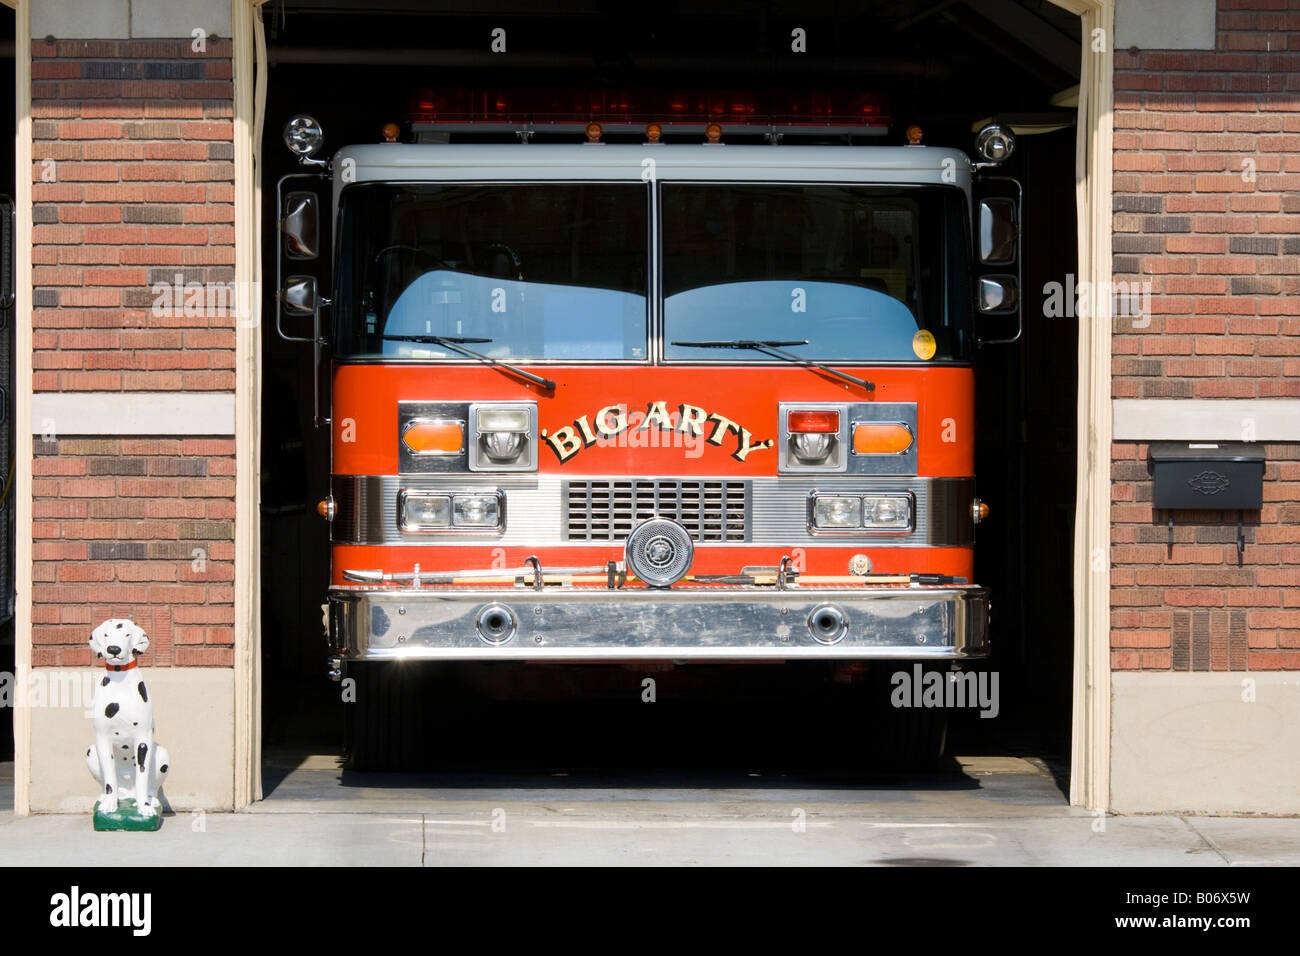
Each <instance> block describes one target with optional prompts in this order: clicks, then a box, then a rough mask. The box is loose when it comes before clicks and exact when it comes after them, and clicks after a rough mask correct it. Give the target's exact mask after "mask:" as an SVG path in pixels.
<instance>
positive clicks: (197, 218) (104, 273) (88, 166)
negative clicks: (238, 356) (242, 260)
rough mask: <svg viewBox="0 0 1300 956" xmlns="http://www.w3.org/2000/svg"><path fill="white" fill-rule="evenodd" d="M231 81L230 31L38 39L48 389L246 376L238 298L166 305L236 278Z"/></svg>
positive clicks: (39, 335)
mask: <svg viewBox="0 0 1300 956" xmlns="http://www.w3.org/2000/svg"><path fill="white" fill-rule="evenodd" d="M233 96H234V94H233V84H232V82H231V60H230V42H229V41H228V40H224V41H218V40H210V41H208V42H207V48H206V50H205V51H204V52H201V53H200V52H195V51H194V50H192V48H191V45H190V43H189V42H186V41H180V40H163V41H159V40H152V41H128V40H123V41H113V40H95V41H77V40H60V41H57V42H54V43H46V42H45V41H43V40H38V41H34V42H33V43H32V119H33V124H32V156H33V160H34V166H33V170H32V181H33V187H32V195H33V211H32V214H33V220H34V222H35V228H34V235H33V250H32V259H33V263H34V274H33V285H34V288H35V292H34V294H35V303H34V309H33V313H32V325H33V333H34V334H33V346H34V350H35V355H34V358H33V364H34V368H35V383H34V387H35V389H36V391H38V392H39V391H118V390H123V391H164V390H182V389H183V390H213V389H217V390H233V389H234V387H235V373H234V349H235V332H234V328H235V325H234V323H235V319H234V317H233V316H232V315H231V314H229V313H230V312H231V310H229V309H226V310H224V312H225V313H226V314H218V315H209V314H204V313H205V312H206V310H202V311H201V310H198V309H196V308H191V309H188V310H186V309H184V308H180V309H166V310H156V309H155V308H154V305H155V302H157V301H158V299H159V295H160V291H159V290H157V289H155V286H156V285H159V284H165V285H168V286H171V285H173V284H175V283H176V281H177V280H176V276H177V275H180V276H181V283H182V285H183V284H184V283H194V282H197V283H209V282H213V283H216V282H224V283H229V282H231V281H232V280H233V279H234V261H235V245H234V243H235V235H234V142H233V124H232V116H233ZM173 298H174V297H173ZM158 311H163V312H164V314H156V313H157V312H158ZM214 311H216V310H214ZM187 313H188V314H187ZM195 313H199V314H195Z"/></svg>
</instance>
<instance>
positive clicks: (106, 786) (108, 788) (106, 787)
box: [104, 783, 113, 793]
mask: <svg viewBox="0 0 1300 956" xmlns="http://www.w3.org/2000/svg"><path fill="white" fill-rule="evenodd" d="M104 792H105V793H112V792H113V785H112V784H111V783H106V784H104Z"/></svg>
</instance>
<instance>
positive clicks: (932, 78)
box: [0, 0, 1079, 794]
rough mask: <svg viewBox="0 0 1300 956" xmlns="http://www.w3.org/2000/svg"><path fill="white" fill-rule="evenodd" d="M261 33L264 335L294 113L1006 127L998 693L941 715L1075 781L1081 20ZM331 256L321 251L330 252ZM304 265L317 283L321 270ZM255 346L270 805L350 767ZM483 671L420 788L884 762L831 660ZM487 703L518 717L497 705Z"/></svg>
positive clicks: (687, 14) (304, 12)
mask: <svg viewBox="0 0 1300 956" xmlns="http://www.w3.org/2000/svg"><path fill="white" fill-rule="evenodd" d="M859 7H860V8H859ZM264 21H265V27H266V39H267V52H268V58H269V66H270V69H269V83H268V97H267V105H266V121H265V125H264V130H265V133H264V141H263V144H262V156H263V163H264V169H262V170H261V176H262V184H263V196H264V217H265V222H264V229H263V235H264V237H265V246H264V249H263V257H264V258H263V263H264V266H263V270H264V277H265V279H266V288H267V289H268V290H270V291H268V295H267V298H266V301H265V304H264V309H265V314H266V315H267V316H273V315H274V302H273V300H272V298H271V294H272V292H273V290H272V286H273V283H274V275H275V261H276V260H275V257H276V246H275V236H276V232H275V228H274V218H275V209H274V205H275V200H274V196H275V182H276V180H277V179H278V178H279V177H280V176H281V175H283V174H285V173H288V172H294V171H297V166H296V165H295V164H294V163H293V161H292V158H291V157H290V156H289V154H288V153H287V152H286V150H285V149H284V148H283V146H282V144H281V141H280V136H281V129H282V128H283V126H284V123H285V121H286V120H287V119H288V118H289V117H290V116H292V115H294V114H296V113H308V114H310V115H312V116H314V117H316V118H317V119H318V120H320V122H321V124H322V125H323V127H324V130H325V134H326V138H327V141H326V152H327V153H332V152H333V151H334V150H335V149H337V148H339V147H341V146H343V145H346V144H350V143H365V142H375V141H378V140H379V139H380V130H381V128H382V127H383V125H384V124H385V123H388V122H397V123H399V124H401V125H402V127H403V133H402V136H403V137H404V138H408V137H409V135H410V134H409V125H408V123H407V115H408V112H409V109H410V104H411V102H412V99H413V97H414V95H415V94H416V92H417V91H421V90H434V91H442V92H455V91H467V90H484V89H492V90H497V91H512V90H513V91H526V90H533V89H541V88H546V89H553V88H561V89H564V88H568V89H575V90H589V91H621V90H639V91H672V90H694V91H705V92H720V91H726V90H741V91H750V92H752V93H754V94H756V95H763V96H777V95H788V94H791V93H794V94H806V95H808V96H810V97H811V96H815V95H827V96H832V97H834V96H854V95H858V94H863V93H870V94H873V95H875V96H877V97H879V98H880V99H881V101H882V102H885V103H887V104H888V112H889V114H890V115H891V116H892V124H891V127H890V131H889V134H888V135H887V136H884V137H880V138H878V139H876V140H875V142H878V143H882V144H889V145H898V144H902V143H904V142H905V136H904V130H905V129H906V128H907V127H908V126H909V125H912V124H917V125H919V126H921V127H923V129H924V136H925V142H926V144H928V145H942V146H954V147H958V148H961V149H963V150H967V151H969V150H970V149H971V145H972V140H973V136H974V132H973V130H974V128H976V127H977V126H978V125H979V124H980V123H981V122H982V121H985V120H988V119H989V118H991V117H996V118H998V119H999V120H1001V121H1002V122H1004V123H1007V124H1010V125H1012V126H1013V127H1014V128H1016V129H1017V130H1018V131H1019V136H1018V148H1017V152H1016V154H1015V155H1014V156H1013V158H1012V159H1011V161H1010V162H1009V163H1008V164H1007V165H1006V167H1004V171H1003V172H1004V174H1005V175H1009V176H1014V177H1016V178H1018V179H1019V180H1020V181H1021V183H1022V184H1023V187H1024V204H1023V228H1024V232H1025V237H1026V238H1025V243H1024V272H1023V297H1024V302H1025V322H1024V334H1023V336H1022V338H1021V339H1020V341H1019V342H1017V343H1015V344H1013V345H998V346H988V347H985V348H982V349H980V350H979V352H978V354H977V358H976V374H977V381H978V393H977V428H978V434H977V438H976V448H977V452H976V475H977V481H978V493H979V496H980V497H981V498H982V499H983V500H984V501H986V502H988V503H989V505H990V508H991V516H990V518H989V520H987V521H986V522H985V523H984V524H982V525H981V526H980V528H979V534H978V543H977V546H976V580H977V581H978V582H979V583H981V584H983V585H985V586H987V587H989V588H990V589H991V590H992V592H993V611H992V634H993V644H994V655H993V657H992V658H991V659H989V660H988V661H986V662H983V663H980V664H978V665H977V667H978V668H980V669H988V670H991V671H996V672H997V673H998V674H999V687H1000V697H1001V701H1000V713H999V715H998V717H997V718H996V719H993V720H981V719H979V716H978V714H977V713H976V712H974V711H967V712H960V713H954V714H952V715H951V717H950V721H949V729H948V747H947V750H948V753H949V754H959V755H960V754H1012V755H1019V756H1030V757H1036V758H1041V759H1042V760H1043V761H1045V762H1046V763H1047V765H1048V766H1049V767H1050V768H1052V770H1053V772H1054V773H1055V774H1056V776H1057V779H1058V783H1060V785H1061V786H1063V787H1064V786H1065V785H1066V783H1065V778H1066V769H1065V768H1067V767H1068V757H1069V753H1068V751H1069V741H1070V713H1071V676H1072V675H1071V659H1072V645H1073V639H1072V627H1073V624H1072V620H1073V618H1072V614H1073V607H1072V590H1071V577H1072V541H1073V516H1074V492H1075V487H1074V483H1075V461H1074V455H1075V422H1076V416H1075V395H1076V389H1075V382H1076V361H1075V353H1076V336H1077V327H1076V322H1075V320H1074V319H1072V318H1046V317H1044V316H1043V314H1042V312H1043V310H1042V308H1041V303H1042V292H1041V290H1042V289H1043V286H1044V285H1045V284H1046V283H1048V282H1053V281H1060V282H1063V281H1064V279H1065V276H1066V275H1067V274H1069V273H1073V272H1074V271H1075V255H1076V251H1075V250H1076V228H1075V216H1074V208H1075V195H1074V181H1075V170H1074V164H1075V134H1074V126H1073V122H1074V109H1073V101H1072V100H1070V99H1069V97H1068V91H1069V90H1070V88H1071V87H1073V86H1075V84H1077V82H1078V61H1079V23H1078V20H1077V19H1076V18H1074V17H1072V16H1071V15H1069V14H1067V13H1066V12H1065V11H1063V10H1061V9H1059V8H1057V7H1055V6H1053V5H1052V4H1051V3H1049V2H1047V0H1026V2H1017V0H964V2H956V0H948V2H935V0H893V2H880V3H873V4H869V5H866V4H864V5H852V4H840V3H833V2H822V0H803V2H799V3H793V2H763V3H725V2H716V0H703V2H700V0H693V2H691V3H680V2H665V3H657V4H651V5H648V6H646V5H631V4H615V3H609V2H588V3H584V4H577V3H571V4H558V3H544V2H529V0H487V2H478V3H475V4H473V5H472V10H471V9H470V6H469V5H465V6H461V5H455V4H450V3H437V2H425V3H421V2H416V0H378V2H376V3H373V4H370V5H366V6H362V5H357V4H355V3H348V2H344V0H272V2H270V3H268V4H267V6H266V7H265V8H264ZM495 29H503V30H505V38H506V41H505V42H506V44H507V49H506V52H505V53H500V54H498V53H493V52H492V51H491V49H490V44H491V42H492V31H493V30H495ZM795 30H802V31H805V32H804V36H805V37H806V52H794V51H792V50H791V42H792V39H791V38H792V31H795ZM1063 93H1065V94H1066V95H1065V96H1060V95H1058V94H1063ZM10 99H12V97H11V98H10ZM778 148H779V147H778ZM840 148H861V149H869V148H871V145H870V144H862V143H858V144H854V145H853V146H841V147H840ZM322 244H323V247H324V248H327V249H328V248H329V237H328V235H326V236H324V237H323V240H322ZM320 268H321V270H322V272H321V274H322V276H323V275H324V272H323V270H324V269H327V268H328V266H327V265H321V266H320ZM262 328H263V330H264V332H263V335H264V338H263V349H264V351H263V385H262V387H263V439H262V515H261V522H262V525H261V534H262V567H263V580H262V646H263V674H262V680H263V691H262V697H263V728H264V740H263V745H264V749H265V753H266V763H267V772H266V783H265V788H266V790H267V791H268V794H270V793H273V790H274V787H275V784H276V781H277V779H278V771H277V769H276V768H277V767H281V766H283V765H284V764H283V761H282V756H283V755H285V754H290V755H292V754H307V753H312V754H332V753H338V752H339V748H340V746H341V743H342V739H343V723H344V705H343V704H342V703H341V702H340V691H339V685H338V684H336V683H334V682H332V681H330V680H329V678H328V677H327V675H326V645H325V640H324V637H323V633H322V625H321V604H322V602H323V600H324V592H325V588H326V584H327V580H328V572H327V568H328V536H327V527H326V524H325V522H324V521H322V520H321V519H320V518H319V516H318V515H317V514H316V502H317V501H318V500H319V499H320V498H321V497H323V496H324V494H325V491H326V489H327V488H328V476H329V443H328V430H327V429H316V428H314V427H313V425H312V402H311V389H312V368H311V358H310V349H303V348H300V347H298V346H297V345H296V344H295V343H287V342H284V341H281V340H280V339H279V338H278V337H277V335H276V333H275V324H274V322H273V321H267V322H265V323H263V326H262ZM7 333H8V330H7V329H6V334H7ZM0 643H2V642H0ZM492 667H495V668H496V669H497V671H496V673H493V674H488V675H484V674H483V673H482V671H483V670H484V668H479V669H478V670H477V671H475V669H473V668H468V667H457V668H451V667H443V668H441V675H440V677H439V679H437V680H436V681H435V680H430V681H427V682H425V683H424V684H422V685H421V689H420V693H421V694H423V695H424V698H423V699H427V700H428V703H429V713H430V714H431V715H433V714H436V715H437V716H436V720H433V719H431V721H430V723H431V725H432V726H433V727H434V728H435V729H436V730H437V731H438V733H437V735H436V736H437V740H438V744H437V749H436V752H434V753H431V754H429V755H426V757H427V762H426V763H425V764H424V765H425V766H427V767H428V768H429V769H438V770H440V771H449V772H454V773H459V772H466V771H469V772H488V771H492V772H498V771H525V772H535V771H551V772H555V771H564V772H569V771H577V772H587V773H589V774H592V775H595V776H601V775H608V774H611V773H614V772H619V773H631V774H653V775H662V774H668V775H670V776H671V775H672V774H674V773H685V772H689V773H691V774H696V775H698V774H700V773H704V774H713V773H718V774H723V775H725V774H727V773H730V772H733V771H744V772H749V771H754V770H760V771H762V772H764V773H769V772H770V773H777V774H780V773H787V772H790V773H795V772H797V773H800V774H809V775H825V774H832V773H834V774H843V773H845V772H852V773H853V774H862V773H869V772H870V771H871V769H872V767H871V765H870V764H869V763H867V762H864V761H863V760H862V759H861V756H862V753H863V748H862V747H860V746H859V742H860V741H861V740H862V738H863V736H867V737H869V736H870V735H871V734H872V733H873V731H874V729H875V728H876V724H875V723H873V719H874V718H873V717H872V715H871V712H869V711H861V712H859V711H855V710H854V709H853V708H852V706H849V707H845V706H844V703H845V702H844V701H843V700H841V699H840V695H839V692H838V690H837V689H836V688H834V687H832V686H831V685H830V684H829V678H828V676H827V671H826V669H825V668H821V667H813V666H811V665H808V666H805V665H795V664H786V665H771V666H756V667H750V668H733V669H731V670H730V671H729V672H726V673H724V672H723V671H724V669H721V668H717V667H714V666H712V665H694V666H691V665H687V666H682V667H674V666H672V665H665V666H664V669H663V670H653V669H651V668H648V667H646V666H643V665H637V666H635V667H629V668H626V669H621V670H620V669H615V668H605V667H601V668H597V667H594V666H593V665H586V666H585V667H579V666H560V665H536V666H531V665H519V666H515V665H491V666H490V667H487V668H486V669H488V670H491V669H492ZM507 668H509V669H508V670H507ZM0 669H3V668H2V667H0ZM542 672H545V674H544V676H539V674H542ZM647 675H649V676H652V677H654V678H655V679H656V681H657V685H658V701H657V705H656V706H655V707H653V708H647V707H645V706H644V705H643V704H642V703H641V699H640V688H641V686H642V683H641V682H642V680H643V678H644V677H646V676H647ZM503 685H507V686H512V687H513V688H514V689H515V690H517V691H520V692H519V693H517V694H513V695H511V696H514V697H517V698H522V699H516V700H510V701H506V700H501V699H495V698H498V697H500V696H501V695H500V694H498V693H496V691H497V690H499V688H500V687H502V686H503ZM846 721H847V722H846ZM594 728H599V730H596V729H594ZM827 731H830V732H827ZM946 766H947V767H948V768H949V769H950V770H951V769H952V768H955V766H956V765H955V764H952V763H951V762H949V763H948V764H947V765H946ZM654 779H660V777H659V776H655V777H654ZM345 782H346V776H345Z"/></svg>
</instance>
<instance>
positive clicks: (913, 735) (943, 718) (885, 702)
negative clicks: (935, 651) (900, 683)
mask: <svg viewBox="0 0 1300 956" xmlns="http://www.w3.org/2000/svg"><path fill="white" fill-rule="evenodd" d="M905 666H906V669H907V670H908V671H911V664H910V663H909V664H907V665H905ZM894 670H895V668H893V667H882V668H873V670H872V672H871V673H870V674H869V675H868V679H867V681H866V683H865V684H864V685H863V687H862V688H861V690H863V691H865V693H866V695H867V697H868V700H867V701H866V707H865V710H866V713H867V723H866V725H865V726H864V728H863V729H864V731H865V733H866V735H867V737H868V739H869V741H870V746H869V748H868V753H867V755H866V756H867V758H868V760H869V761H870V766H871V767H872V768H877V769H881V770H894V771H906V770H935V769H937V768H938V767H939V765H940V764H941V763H942V761H943V756H944V750H945V747H946V745H947V737H948V712H947V711H946V710H945V709H943V708H942V707H895V706H894V705H893V701H892V698H893V693H894V685H893V684H892V683H891V680H890V677H891V675H892V674H893V672H894ZM928 670H929V668H927V671H928ZM940 670H941V671H942V672H946V671H947V668H946V667H943V668H941V669H940Z"/></svg>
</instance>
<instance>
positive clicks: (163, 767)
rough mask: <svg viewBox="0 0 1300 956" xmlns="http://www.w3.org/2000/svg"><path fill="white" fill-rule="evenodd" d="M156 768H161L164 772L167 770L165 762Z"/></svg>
mask: <svg viewBox="0 0 1300 956" xmlns="http://www.w3.org/2000/svg"><path fill="white" fill-rule="evenodd" d="M158 769H159V770H161V771H162V772H163V773H166V772H167V765H166V764H163V765H162V766H161V767H159V768H158Z"/></svg>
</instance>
